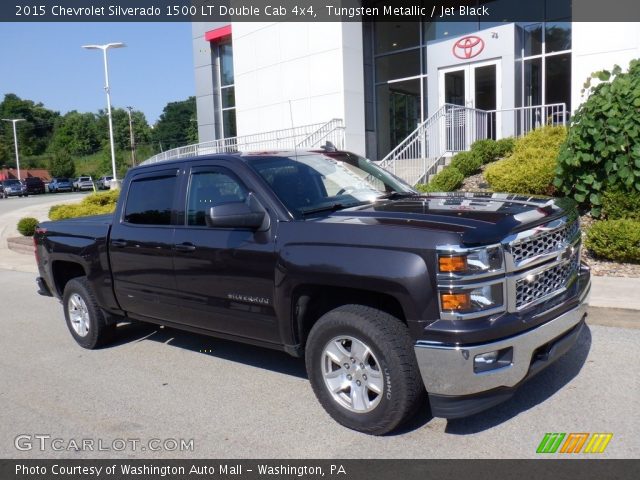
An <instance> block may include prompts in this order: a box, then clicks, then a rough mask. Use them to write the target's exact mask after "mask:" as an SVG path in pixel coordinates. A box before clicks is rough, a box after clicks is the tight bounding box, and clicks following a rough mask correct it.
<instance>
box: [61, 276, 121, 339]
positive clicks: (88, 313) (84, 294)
mask: <svg viewBox="0 0 640 480" xmlns="http://www.w3.org/2000/svg"><path fill="white" fill-rule="evenodd" d="M62 304H63V306H64V316H65V319H66V321H67V327H68V328H69V331H70V332H71V335H72V336H73V338H74V340H75V341H76V342H77V343H78V345H80V346H81V347H83V348H88V349H94V348H98V347H100V346H102V345H105V344H106V343H108V342H109V341H111V339H112V338H113V336H114V333H115V328H116V325H115V324H107V322H106V318H105V315H104V313H103V312H102V309H101V308H100V307H99V306H98V302H97V300H96V298H95V295H94V294H93V290H92V288H91V285H90V284H89V281H88V280H87V277H77V278H74V279H72V280H69V282H68V283H67V285H66V286H65V288H64V295H63V297H62Z"/></svg>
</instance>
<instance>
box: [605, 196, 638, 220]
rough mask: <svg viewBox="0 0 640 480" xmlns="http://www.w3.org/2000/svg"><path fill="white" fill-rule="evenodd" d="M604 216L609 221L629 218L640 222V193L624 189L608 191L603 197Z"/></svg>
mask: <svg viewBox="0 0 640 480" xmlns="http://www.w3.org/2000/svg"><path fill="white" fill-rule="evenodd" d="M602 216H603V217H605V218H607V219H608V220H619V219H622V218H629V219H632V220H639V221H640V192H638V191H637V190H630V191H627V190H624V189H622V188H617V189H612V190H607V191H606V192H604V194H603V195H602Z"/></svg>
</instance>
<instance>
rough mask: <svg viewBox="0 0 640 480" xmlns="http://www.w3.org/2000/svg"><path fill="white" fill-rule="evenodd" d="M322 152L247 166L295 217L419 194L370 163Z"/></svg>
mask: <svg viewBox="0 0 640 480" xmlns="http://www.w3.org/2000/svg"><path fill="white" fill-rule="evenodd" d="M336 157H337V158H332V157H330V156H328V155H324V154H321V153H318V154H310V155H309V154H305V155H298V156H295V155H294V156H283V157H256V158H249V159H248V164H249V165H250V166H251V167H252V168H253V169H254V170H255V171H256V172H258V174H259V175H260V176H261V177H262V178H263V179H264V180H265V181H266V182H267V183H268V184H269V185H270V186H271V188H272V189H273V191H274V192H275V193H276V195H277V196H278V198H279V199H280V200H281V201H282V203H284V204H285V206H286V207H287V208H288V209H289V210H290V211H291V212H292V213H294V214H295V215H299V216H304V215H307V214H310V213H315V212H321V211H331V210H339V209H341V208H348V207H354V206H357V205H364V204H366V203H371V202H373V201H375V200H376V199H378V198H380V197H383V196H386V195H390V194H394V193H399V194H407V195H415V194H416V192H415V191H414V190H413V189H412V188H411V187H410V186H409V185H407V184H405V183H404V182H402V181H401V180H399V179H397V178H395V177H393V176H392V175H390V174H389V173H388V172H386V171H385V170H383V169H381V168H380V167H378V166H377V165H375V164H374V163H373V162H371V161H370V160H367V159H366V158H363V157H358V156H357V155H353V154H342V156H338V155H336Z"/></svg>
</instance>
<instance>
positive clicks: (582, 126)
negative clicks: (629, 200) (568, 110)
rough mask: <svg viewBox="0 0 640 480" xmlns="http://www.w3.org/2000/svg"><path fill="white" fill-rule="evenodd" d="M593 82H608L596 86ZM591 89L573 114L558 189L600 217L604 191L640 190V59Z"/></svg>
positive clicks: (605, 73) (599, 77) (602, 78)
mask: <svg viewBox="0 0 640 480" xmlns="http://www.w3.org/2000/svg"><path fill="white" fill-rule="evenodd" d="M612 77H613V80H611V78H612ZM593 79H596V80H599V81H600V82H602V83H599V84H598V85H597V86H591V82H592V80H593ZM609 80H611V81H609ZM585 90H586V91H587V92H588V94H589V98H588V99H587V100H586V101H585V102H584V103H582V105H580V107H579V108H578V110H577V111H576V112H575V114H574V115H573V118H572V121H571V128H570V130H569V135H568V137H567V141H566V143H565V145H564V146H563V148H562V151H561V152H560V157H559V161H558V168H557V171H556V179H555V181H554V185H555V186H557V187H558V188H559V189H560V191H561V192H562V193H564V194H565V195H570V196H572V197H573V198H575V199H576V200H577V201H578V202H580V203H581V204H584V205H586V206H589V207H591V213H592V214H593V215H595V216H598V215H600V213H601V205H602V192H604V191H606V190H610V189H613V188H617V187H624V188H626V189H627V190H631V189H634V190H636V191H640V128H639V124H638V108H639V107H640V61H638V60H632V61H631V63H630V64H629V71H628V72H627V73H622V70H621V68H620V67H619V66H617V65H616V67H614V68H613V70H612V71H611V72H609V71H606V70H605V71H600V72H596V73H594V74H593V75H592V76H591V77H590V78H589V79H588V80H587V82H586V83H585ZM583 91H584V90H583Z"/></svg>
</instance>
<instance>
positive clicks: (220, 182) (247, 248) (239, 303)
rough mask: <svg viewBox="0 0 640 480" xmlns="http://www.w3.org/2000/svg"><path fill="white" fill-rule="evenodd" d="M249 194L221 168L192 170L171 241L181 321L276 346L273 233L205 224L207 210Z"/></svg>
mask: <svg viewBox="0 0 640 480" xmlns="http://www.w3.org/2000/svg"><path fill="white" fill-rule="evenodd" d="M248 193H249V189H248V188H247V187H246V186H245V185H244V183H243V182H242V181H241V180H240V179H239V177H238V176H237V175H236V174H235V173H234V172H233V171H232V170H230V169H228V168H226V167H224V166H222V165H216V164H211V165H202V164H199V165H198V166H193V167H192V168H191V170H190V174H189V182H188V189H187V195H186V205H185V215H184V224H183V225H180V226H179V227H178V228H176V232H175V237H174V250H175V256H174V268H175V277H176V284H177V288H178V293H179V295H180V296H181V297H182V304H183V305H184V310H183V313H182V316H181V321H182V322H183V323H185V324H188V325H192V326H195V327H199V328H203V329H206V330H211V331H215V332H220V333H224V334H229V335H236V336H241V337H248V338H255V339H258V340H263V341H271V342H274V343H276V342H279V341H280V340H279V333H278V328H277V323H276V317H275V312H274V309H273V292H274V275H275V267H276V254H275V242H274V238H273V229H270V230H268V231H266V232H257V231H255V230H252V229H248V228H220V227H210V226H207V222H206V217H207V215H208V214H209V210H210V208H211V207H214V206H217V205H222V204H225V203H233V202H244V201H245V200H246V198H247V195H248ZM273 224H275V221H274V222H273Z"/></svg>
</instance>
